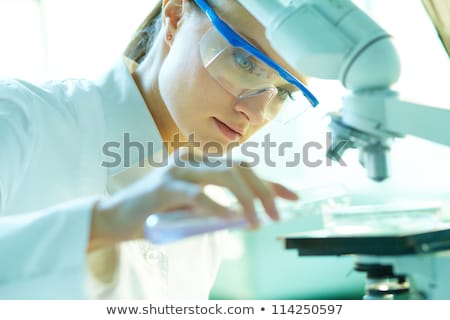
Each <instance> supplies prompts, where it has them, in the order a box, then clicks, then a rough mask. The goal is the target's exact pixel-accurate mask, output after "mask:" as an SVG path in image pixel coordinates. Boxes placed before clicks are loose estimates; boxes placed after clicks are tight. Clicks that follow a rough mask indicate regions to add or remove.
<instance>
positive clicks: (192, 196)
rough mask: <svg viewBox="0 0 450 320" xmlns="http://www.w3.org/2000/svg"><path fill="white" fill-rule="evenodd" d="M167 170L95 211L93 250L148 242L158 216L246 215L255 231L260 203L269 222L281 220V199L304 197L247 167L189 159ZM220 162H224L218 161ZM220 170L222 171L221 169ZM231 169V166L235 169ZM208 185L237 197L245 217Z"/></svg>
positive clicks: (92, 236)
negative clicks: (148, 225) (148, 223)
mask: <svg viewBox="0 0 450 320" xmlns="http://www.w3.org/2000/svg"><path fill="white" fill-rule="evenodd" d="M177 160H178V161H176V162H172V163H171V164H170V165H169V166H167V167H165V168H158V169H155V170H154V171H152V172H151V173H150V174H148V175H147V176H145V177H144V178H142V179H140V180H138V181H137V182H135V183H134V184H132V185H130V186H128V187H126V188H124V189H123V190H121V191H119V192H117V193H116V194H114V195H113V196H111V197H110V198H108V199H104V200H101V201H99V202H98V203H97V205H96V207H95V208H94V212H93V216H92V226H91V239H90V240H91V241H90V245H89V250H93V249H96V248H99V247H104V246H108V245H112V244H114V243H117V242H120V241H126V240H131V239H136V238H142V237H143V230H144V224H145V220H146V219H147V217H148V216H149V215H151V214H153V213H166V212H171V211H176V210H180V209H182V210H188V211H192V212H193V213H196V214H202V215H205V216H211V215H220V216H226V217H230V218H231V217H235V216H236V215H237V214H242V215H243V217H244V218H245V219H246V220H247V221H248V223H249V226H250V228H252V229H256V228H258V227H259V220H258V217H257V215H256V211H255V204H254V201H255V200H256V199H258V200H259V201H261V203H262V205H263V207H264V208H265V211H266V212H267V214H268V216H269V217H270V218H272V219H273V220H278V219H279V212H278V211H277V208H276V206H275V198H276V197H281V198H284V199H288V200H297V199H298V196H297V195H296V194H295V193H293V192H292V191H290V190H289V189H287V188H285V187H284V186H282V185H281V184H278V183H274V182H269V181H266V180H262V179H261V178H259V177H258V176H257V175H256V174H255V173H254V172H253V170H252V169H251V168H248V167H246V166H245V165H242V163H238V162H234V163H229V162H226V161H223V162H220V164H219V163H218V162H216V160H214V161H215V162H214V163H215V166H214V167H212V166H211V165H210V166H208V165H207V163H205V162H204V161H201V159H200V160H199V159H198V158H197V159H196V160H195V161H194V160H193V157H191V156H190V155H188V154H185V155H183V156H182V157H181V159H180V158H178V159H177ZM217 161H219V160H217ZM218 164H219V165H218ZM230 164H231V165H230ZM208 184H213V185H218V186H222V187H224V188H227V189H228V190H229V191H231V192H232V193H233V194H234V196H235V197H236V199H237V200H238V201H239V204H240V205H241V207H242V210H241V212H237V211H235V210H232V209H231V208H227V207H224V206H222V205H220V204H219V203H217V202H215V201H213V200H212V199H211V198H210V197H209V196H207V195H206V194H205V192H204V186H205V185H208Z"/></svg>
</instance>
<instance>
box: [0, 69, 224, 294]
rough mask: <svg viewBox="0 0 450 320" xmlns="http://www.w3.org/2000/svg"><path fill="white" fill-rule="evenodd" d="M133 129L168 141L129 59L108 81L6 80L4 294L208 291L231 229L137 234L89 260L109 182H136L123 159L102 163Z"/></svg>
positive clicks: (140, 136)
mask: <svg viewBox="0 0 450 320" xmlns="http://www.w3.org/2000/svg"><path fill="white" fill-rule="evenodd" d="M124 133H128V134H129V135H130V139H131V141H136V142H139V143H141V144H142V145H144V146H145V145H147V143H148V142H152V143H153V146H154V147H155V146H159V147H161V146H162V143H161V138H160V135H159V133H158V130H157V128H156V125H155V123H154V121H153V119H152V118H151V116H150V113H149V112H148V109H147V107H146V105H145V103H144V101H143V99H142V96H141V95H140V93H139V90H138V89H137V87H136V85H135V83H134V81H133V79H132V77H131V75H130V74H129V71H128V69H127V67H126V65H125V64H124V63H123V62H122V61H120V62H119V63H118V64H117V65H116V66H115V67H114V68H113V69H112V70H111V71H110V72H109V73H107V74H106V75H105V76H104V77H102V78H101V79H100V80H98V81H87V80H67V81H61V82H49V83H45V84H41V85H33V84H30V83H27V82H23V81H17V80H10V79H7V80H1V81H0V259H1V260H0V261H1V263H0V298H2V299H83V298H106V299H115V298H124V299H151V298H154V299H161V298H162V299H164V298H199V299H206V298H207V297H208V294H209V290H210V288H211V286H212V284H213V282H214V279H215V276H216V273H217V270H218V267H219V262H220V251H221V250H220V247H221V243H222V242H223V239H222V237H223V236H224V235H223V234H221V233H216V234H210V235H204V236H199V237H195V238H191V239H189V240H185V241H181V242H179V243H176V244H174V245H171V246H166V247H156V246H152V245H151V244H150V243H148V242H147V241H146V240H137V241H130V242H126V243H123V244H121V245H119V246H117V247H114V248H107V249H104V250H99V251H97V252H94V253H92V254H89V258H88V259H86V253H85V252H86V247H87V242H88V236H89V227H90V226H89V222H90V214H91V208H92V206H93V205H94V203H95V202H96V201H98V199H99V198H100V197H102V196H105V195H106V194H107V190H109V189H108V184H110V185H112V183H113V182H114V185H115V188H120V187H123V186H124V185H126V184H127V183H129V181H128V182H126V183H125V182H121V181H120V179H116V177H120V176H121V175H122V176H123V173H124V170H126V169H125V168H123V161H122V167H121V166H115V167H114V168H105V166H102V161H111V158H106V156H105V154H103V152H102V147H103V146H104V144H105V143H107V142H115V143H120V147H118V148H116V149H114V151H116V152H117V153H118V154H120V156H121V157H122V159H124V155H125V151H126V150H125V149H124ZM155 149H156V148H155ZM157 151H158V150H156V152H157ZM138 160H139V157H138V149H137V148H130V163H131V165H132V166H136V165H137V163H138ZM139 170H140V171H139ZM139 170H138V172H140V173H141V174H144V173H146V172H148V171H149V170H150V168H144V169H139Z"/></svg>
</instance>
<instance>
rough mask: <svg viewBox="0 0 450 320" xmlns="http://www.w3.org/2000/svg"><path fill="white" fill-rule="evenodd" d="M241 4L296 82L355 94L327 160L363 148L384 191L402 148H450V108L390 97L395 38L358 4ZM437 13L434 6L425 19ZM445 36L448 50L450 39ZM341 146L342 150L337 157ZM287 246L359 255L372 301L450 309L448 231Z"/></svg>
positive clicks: (286, 0) (318, 235)
mask: <svg viewBox="0 0 450 320" xmlns="http://www.w3.org/2000/svg"><path fill="white" fill-rule="evenodd" d="M439 1H440V6H441V7H442V8H444V7H445V8H449V7H450V2H449V1H448V0H435V1H434V2H439ZM425 2H427V3H428V4H429V3H430V2H432V1H431V0H424V3H425ZM240 3H241V5H243V6H244V7H245V8H246V9H247V10H248V11H249V12H251V13H252V14H253V15H254V16H255V17H256V18H257V19H258V20H259V21H260V22H261V23H262V24H263V25H264V26H265V27H266V35H267V38H268V39H269V41H270V43H271V45H272V47H273V48H274V49H275V50H276V51H277V52H278V53H279V54H280V56H282V57H283V58H284V59H285V60H286V61H287V62H288V63H289V64H290V65H291V66H292V67H293V68H294V69H296V70H297V71H298V72H299V73H302V74H304V75H306V76H309V77H314V78H320V79H333V80H339V81H340V82H341V84H342V85H343V86H344V87H345V88H346V89H348V94H347V95H346V96H344V97H343V99H342V106H341V109H340V111H339V112H335V113H330V114H329V117H330V125H329V128H330V129H331V131H332V133H333V146H332V147H331V148H330V149H329V150H328V152H327V156H328V157H330V158H334V159H339V158H340V157H341V155H342V154H343V153H344V152H345V150H346V149H348V148H356V149H358V151H359V161H360V163H361V164H362V165H363V166H364V168H365V169H366V172H367V176H368V177H369V178H370V179H372V180H374V181H383V180H385V179H387V178H388V177H389V175H390V172H389V151H390V149H391V147H392V146H393V142H394V140H395V139H396V138H401V137H403V136H405V135H412V136H417V137H420V138H424V139H427V140H429V141H432V142H436V143H439V144H443V145H446V146H450V132H449V125H450V108H449V107H450V106H437V105H425V104H420V103H415V102H412V101H407V100H403V99H402V98H401V96H400V94H399V93H398V92H396V91H394V90H393V89H392V86H393V84H394V83H395V82H396V81H397V80H398V79H399V77H400V59H399V56H398V54H397V50H396V48H395V45H394V43H393V41H392V37H391V35H390V34H388V33H387V32H386V31H385V30H383V29H382V28H381V27H380V26H379V25H378V24H377V23H376V22H375V21H374V20H373V19H372V18H370V17H369V16H368V15H367V14H365V13H364V12H363V11H362V10H361V9H360V8H359V7H357V6H356V5H355V4H354V3H352V1H350V0H264V1H260V0H240ZM427 3H425V4H426V5H427ZM438 7H439V5H437V4H434V3H433V5H428V6H427V9H428V8H438ZM436 13H438V12H434V14H436ZM430 16H431V14H430ZM440 36H441V39H442V40H444V39H445V40H447V42H446V43H448V36H447V38H446V37H445V36H444V35H443V34H441V35H440ZM341 141H346V143H345V144H342V143H340V142H341ZM342 145H345V148H344V149H343V148H338V147H337V146H342ZM281 239H282V240H283V241H284V244H285V247H286V249H297V250H298V253H299V255H300V256H324V255H337V256H340V255H353V256H354V257H355V260H356V262H355V270H357V271H362V272H366V274H367V278H366V295H365V298H366V299H405V298H406V299H408V298H409V299H450V280H449V279H450V277H449V276H448V270H450V226H448V225H447V226H446V227H445V226H443V227H441V228H439V229H436V230H424V231H423V232H420V231H417V230H416V231H415V232H409V233H408V232H404V233H392V234H386V233H383V234H380V235H376V234H366V235H365V234H356V235H355V234H351V233H349V234H334V233H333V232H330V231H327V230H318V231H316V232H314V231H313V232H309V233H308V232H306V233H298V234H292V235H287V236H283V237H281Z"/></svg>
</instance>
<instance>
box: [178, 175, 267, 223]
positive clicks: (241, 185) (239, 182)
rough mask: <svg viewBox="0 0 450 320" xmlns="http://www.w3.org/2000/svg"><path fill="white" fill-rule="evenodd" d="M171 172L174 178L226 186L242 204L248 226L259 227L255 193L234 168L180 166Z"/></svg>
mask: <svg viewBox="0 0 450 320" xmlns="http://www.w3.org/2000/svg"><path fill="white" fill-rule="evenodd" d="M173 174H174V176H175V177H176V178H179V179H182V180H184V181H189V182H192V183H198V184H215V185H218V186H222V187H225V188H227V189H228V190H230V192H231V193H233V194H234V196H235V197H236V199H237V200H238V201H239V203H240V205H241V206H242V209H243V215H244V217H245V218H246V219H247V220H248V221H249V224H250V228H253V229H256V228H258V227H259V220H258V218H257V216H256V210H255V204H254V199H255V195H254V194H253V192H252V190H251V189H250V188H249V186H248V184H247V182H246V181H245V180H244V179H243V178H242V177H241V176H240V173H239V172H238V171H237V169H236V168H234V169H233V168H220V169H218V168H215V169H211V168H208V169H205V168H184V169H181V168H180V169H176V170H173Z"/></svg>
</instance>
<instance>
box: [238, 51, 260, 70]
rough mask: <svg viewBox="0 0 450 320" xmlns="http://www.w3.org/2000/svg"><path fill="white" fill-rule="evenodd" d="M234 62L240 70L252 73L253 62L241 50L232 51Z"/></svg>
mask: <svg viewBox="0 0 450 320" xmlns="http://www.w3.org/2000/svg"><path fill="white" fill-rule="evenodd" d="M233 59H234V62H235V63H236V64H237V65H238V67H239V68H241V69H242V70H244V71H246V72H248V73H252V72H253V71H254V70H255V63H254V62H253V61H252V60H251V58H250V57H249V56H248V54H246V53H244V52H242V51H234V52H233Z"/></svg>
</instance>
